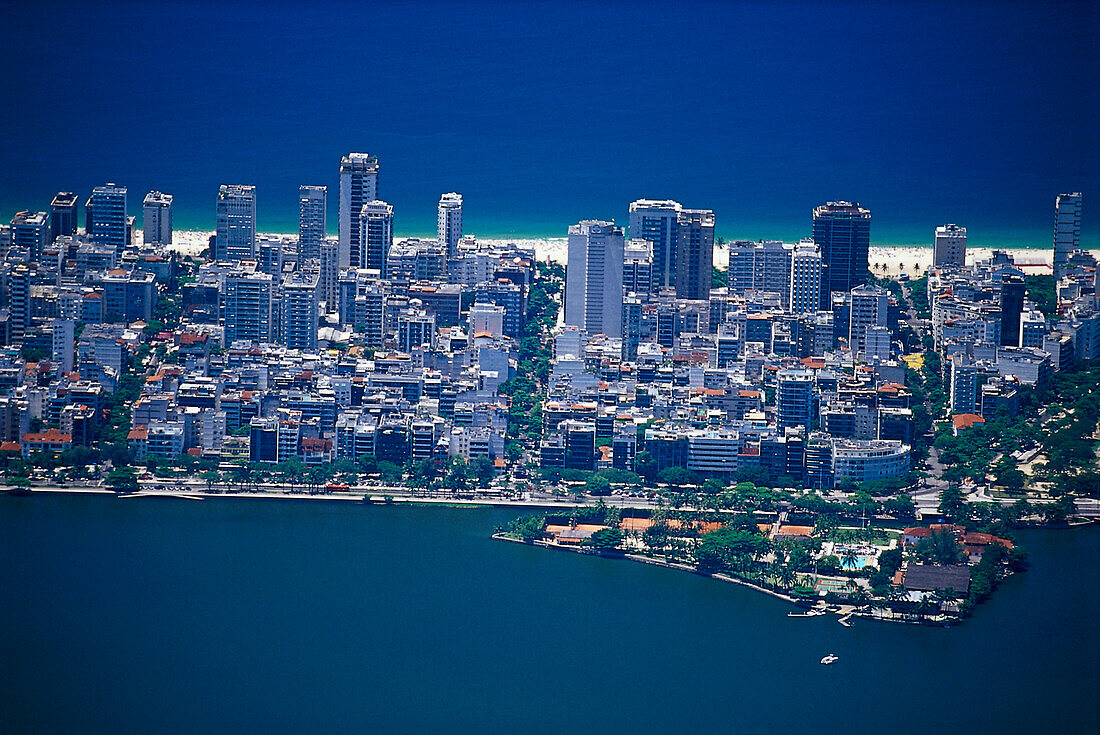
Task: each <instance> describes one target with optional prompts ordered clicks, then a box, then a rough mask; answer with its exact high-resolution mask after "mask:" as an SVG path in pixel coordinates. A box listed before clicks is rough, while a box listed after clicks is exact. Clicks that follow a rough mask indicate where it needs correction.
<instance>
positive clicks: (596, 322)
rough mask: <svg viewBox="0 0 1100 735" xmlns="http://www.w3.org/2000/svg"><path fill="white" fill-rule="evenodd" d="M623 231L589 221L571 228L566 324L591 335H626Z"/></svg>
mask: <svg viewBox="0 0 1100 735" xmlns="http://www.w3.org/2000/svg"><path fill="white" fill-rule="evenodd" d="M623 247H624V240H623V230H622V228H621V227H616V226H615V223H614V222H598V221H595V220H585V221H583V222H581V223H579V224H576V225H573V226H571V227H570V228H569V256H568V260H567V261H566V273H565V323H566V324H569V325H571V326H575V327H580V328H582V329H584V330H585V331H586V332H587V333H588V334H606V335H607V336H608V337H621V336H622V332H623V324H622V313H623Z"/></svg>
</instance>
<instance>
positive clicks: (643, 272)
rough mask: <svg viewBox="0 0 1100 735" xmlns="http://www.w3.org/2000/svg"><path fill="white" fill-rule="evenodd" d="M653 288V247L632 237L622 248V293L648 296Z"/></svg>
mask: <svg viewBox="0 0 1100 735" xmlns="http://www.w3.org/2000/svg"><path fill="white" fill-rule="evenodd" d="M652 286H653V245H652V243H650V242H649V240H643V239H642V238H640V237H634V238H631V239H629V240H627V242H626V245H625V246H624V247H623V293H624V294H628V293H636V294H648V293H649V292H650V291H651V290H652Z"/></svg>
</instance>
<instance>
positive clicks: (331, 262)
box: [317, 237, 340, 312]
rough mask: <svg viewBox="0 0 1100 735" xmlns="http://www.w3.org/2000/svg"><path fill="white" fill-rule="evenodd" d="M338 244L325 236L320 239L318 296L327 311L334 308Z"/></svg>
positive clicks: (337, 271) (331, 310) (338, 272)
mask: <svg viewBox="0 0 1100 735" xmlns="http://www.w3.org/2000/svg"><path fill="white" fill-rule="evenodd" d="M339 262H340V244H339V242H338V241H337V240H333V239H330V238H327V237H326V238H325V239H324V240H322V241H321V276H320V283H319V284H318V286H317V289H318V298H319V299H320V300H321V301H324V302H325V309H326V311H328V312H333V311H335V310H336V282H337V279H338V278H339V277H340V266H339Z"/></svg>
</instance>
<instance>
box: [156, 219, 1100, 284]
mask: <svg viewBox="0 0 1100 735" xmlns="http://www.w3.org/2000/svg"><path fill="white" fill-rule="evenodd" d="M134 234H135V236H136V237H137V238H140V237H141V230H138V231H137V232H135V233H134ZM213 234H214V233H213V232H211V231H209V230H177V231H176V232H175V233H174V234H173V243H172V249H173V250H175V251H176V252H178V253H180V254H182V255H198V254H199V253H201V252H202V251H203V250H205V249H206V248H207V247H208V245H209V241H210V237H211V236H212V235H213ZM403 239H405V236H403V235H397V236H395V237H394V240H403ZM478 240H479V241H480V242H483V243H486V244H489V245H503V244H507V243H514V244H516V245H520V246H523V247H533V248H534V249H535V255H536V257H537V258H538V259H539V260H550V261H553V262H555V263H562V264H564V263H565V261H566V253H567V250H568V241H567V239H566V238H564V237H551V238H508V239H505V238H478ZM1004 250H1005V251H1006V252H1008V253H1010V254H1011V255H1012V257H1013V259H1014V260H1015V261H1016V263H1017V264H1020V265H1023V266H1026V267H1028V269H1029V270H1032V271H1033V272H1035V273H1042V272H1049V270H1050V264H1051V260H1052V259H1053V256H1054V254H1053V251H1052V250H1046V249H1044V250H1040V249H1036V248H1005V249H1004ZM992 252H993V249H992V248H983V247H972V248H968V249H967V252H966V261H967V263H973V262H976V261H978V260H982V259H985V258H988V257H990V255H991V254H992ZM1093 254H1094V255H1097V256H1098V257H1100V251H1093ZM868 260H869V261H870V266H871V272H872V273H874V274H875V275H876V276H880V277H893V278H897V277H898V276H900V275H902V274H905V275H907V276H909V277H910V278H919V277H921V276H922V275H924V274H925V272H926V271H927V270H928V269H929V268H930V267H931V266H932V248H931V247H913V246H890V245H872V246H871V250H870V253H869V254H868ZM714 265H715V266H716V267H717V268H719V269H722V270H724V269H725V268H727V267H728V266H729V249H728V248H727V247H726V246H722V245H719V246H716V247H715V248H714Z"/></svg>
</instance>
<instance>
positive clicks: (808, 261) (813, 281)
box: [789, 240, 822, 314]
mask: <svg viewBox="0 0 1100 735" xmlns="http://www.w3.org/2000/svg"><path fill="white" fill-rule="evenodd" d="M821 271H822V263H821V251H820V250H819V249H818V247H817V245H815V244H814V241H813V240H802V241H800V242H799V243H798V245H797V246H795V249H794V251H793V252H792V253H791V278H790V300H789V308H790V310H791V313H793V314H809V313H812V312H815V311H817V310H818V306H819V304H820V301H821Z"/></svg>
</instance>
